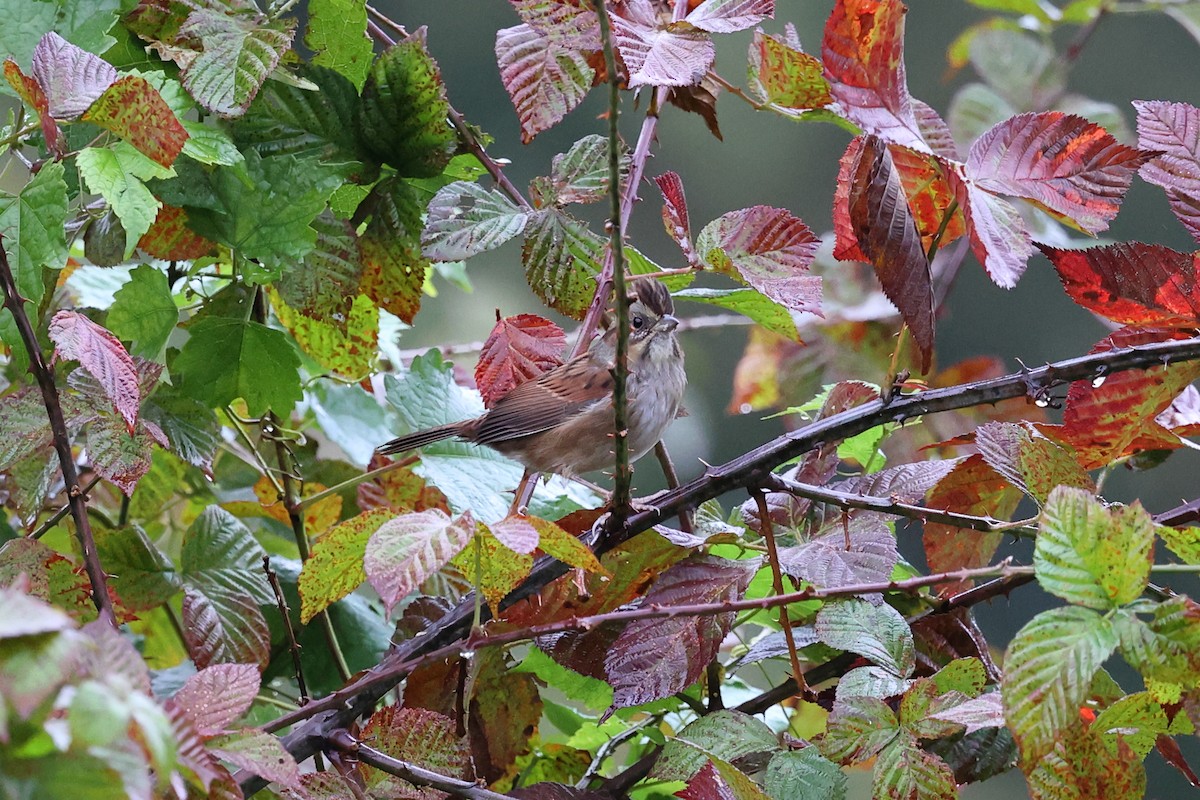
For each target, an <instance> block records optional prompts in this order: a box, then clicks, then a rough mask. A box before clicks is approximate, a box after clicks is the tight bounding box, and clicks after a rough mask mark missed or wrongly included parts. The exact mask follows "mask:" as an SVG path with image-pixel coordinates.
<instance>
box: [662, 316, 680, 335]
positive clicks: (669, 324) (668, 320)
mask: <svg viewBox="0 0 1200 800" xmlns="http://www.w3.org/2000/svg"><path fill="white" fill-rule="evenodd" d="M658 327H660V328H662V329H663V330H664V331H666V332H667V333H670V332H671V331H673V330H675V329H676V328H677V327H679V318H678V317H675V316H672V315H670V314H663V315H662V316H661V317H659V319H658Z"/></svg>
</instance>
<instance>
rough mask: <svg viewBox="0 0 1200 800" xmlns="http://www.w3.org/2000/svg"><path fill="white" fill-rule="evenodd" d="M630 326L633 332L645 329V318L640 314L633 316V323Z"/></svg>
mask: <svg viewBox="0 0 1200 800" xmlns="http://www.w3.org/2000/svg"><path fill="white" fill-rule="evenodd" d="M630 324H631V325H633V329H634V330H635V331H640V330H641V329H642V328H644V327H646V318H645V317H643V316H642V315H641V314H635V315H634V317H633V321H632V322H631V323H630Z"/></svg>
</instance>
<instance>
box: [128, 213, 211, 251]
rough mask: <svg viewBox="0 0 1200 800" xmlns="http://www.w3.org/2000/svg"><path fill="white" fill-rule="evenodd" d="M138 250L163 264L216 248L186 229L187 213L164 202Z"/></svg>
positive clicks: (139, 243) (140, 240)
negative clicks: (161, 260) (163, 262)
mask: <svg viewBox="0 0 1200 800" xmlns="http://www.w3.org/2000/svg"><path fill="white" fill-rule="evenodd" d="M138 247H140V248H142V249H143V250H145V251H146V252H147V253H149V254H150V255H152V256H154V257H155V258H161V259H163V260H164V261H190V260H191V259H195V258H200V257H201V256H206V255H210V254H212V253H214V252H216V249H217V246H216V244H214V243H213V242H210V241H209V240H208V239H205V238H204V237H203V236H201V235H200V234H198V233H195V232H193V231H192V229H191V228H189V227H188V226H187V211H186V210H184V209H182V208H179V207H178V206H169V205H166V204H165V203H164V204H163V206H162V207H161V208H159V209H158V216H156V217H155V218H154V224H152V225H151V226H150V230H148V231H146V232H145V233H144V234H142V238H141V239H139V240H138Z"/></svg>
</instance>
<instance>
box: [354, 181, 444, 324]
mask: <svg viewBox="0 0 1200 800" xmlns="http://www.w3.org/2000/svg"><path fill="white" fill-rule="evenodd" d="M363 203H364V204H367V207H368V208H369V209H370V211H371V219H370V221H369V222H368V223H367V228H366V230H365V231H363V234H362V236H361V238H359V240H358V253H359V258H361V259H362V265H363V275H362V291H363V294H365V295H367V297H370V298H371V299H372V300H373V301H375V305H377V306H379V307H380V308H382V309H384V310H385V311H388V312H390V313H392V314H395V315H396V316H397V317H399V318H400V319H401V321H403V322H405V323H406V324H410V325H411V324H412V321H413V318H414V317H416V315H417V311H419V310H420V308H421V289H422V287H423V286H424V285H425V273H426V267H428V265H429V264H428V262H427V261H426V260H425V258H424V256H422V255H421V248H420V243H419V242H418V236H419V235H420V232H421V212H422V209H421V205H420V203H419V202H418V201H417V199H416V196H415V193H414V191H413V190H412V189H411V188H410V187H408V186H407V185H405V184H404V183H402V182H401V181H398V180H388V181H382V182H380V183H379V185H377V186H376V187H375V188H374V189H372V190H371V194H370V196H368V197H367V199H366V200H364V201H363Z"/></svg>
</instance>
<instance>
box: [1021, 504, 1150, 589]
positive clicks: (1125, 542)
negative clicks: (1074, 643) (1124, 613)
mask: <svg viewBox="0 0 1200 800" xmlns="http://www.w3.org/2000/svg"><path fill="white" fill-rule="evenodd" d="M1153 549H1154V521H1153V520H1152V519H1151V518H1150V515H1149V514H1147V513H1146V512H1145V511H1144V510H1143V509H1142V507H1141V505H1140V504H1136V503H1135V504H1134V505H1132V506H1124V507H1120V508H1112V509H1108V508H1105V507H1104V505H1103V504H1101V502H1100V501H1099V500H1097V499H1096V498H1095V497H1094V496H1093V495H1092V494H1091V493H1090V492H1087V491H1084V490H1081V489H1072V488H1069V487H1066V486H1060V487H1059V488H1057V489H1055V490H1054V491H1052V492H1051V493H1050V497H1049V498H1048V499H1047V501H1046V506H1045V509H1044V510H1043V512H1042V523H1041V530H1040V532H1039V533H1038V538H1037V545H1036V547H1035V549H1034V553H1033V566H1034V569H1035V571H1036V572H1037V577H1038V582H1039V583H1040V584H1041V585H1042V587H1043V588H1044V589H1045V590H1046V591H1048V592H1051V593H1052V594H1055V595H1058V596H1059V597H1061V598H1063V599H1064V600H1066V601H1068V602H1070V603H1075V604H1077V605H1083V606H1087V607H1089V608H1095V609H1099V610H1107V609H1110V608H1114V607H1116V606H1120V605H1124V604H1125V603H1129V602H1132V601H1133V600H1135V599H1137V597H1138V596H1139V595H1140V594H1141V593H1142V591H1143V590H1144V589H1145V588H1146V581H1147V580H1148V579H1149V577H1150V563H1151V559H1152V556H1153Z"/></svg>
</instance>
